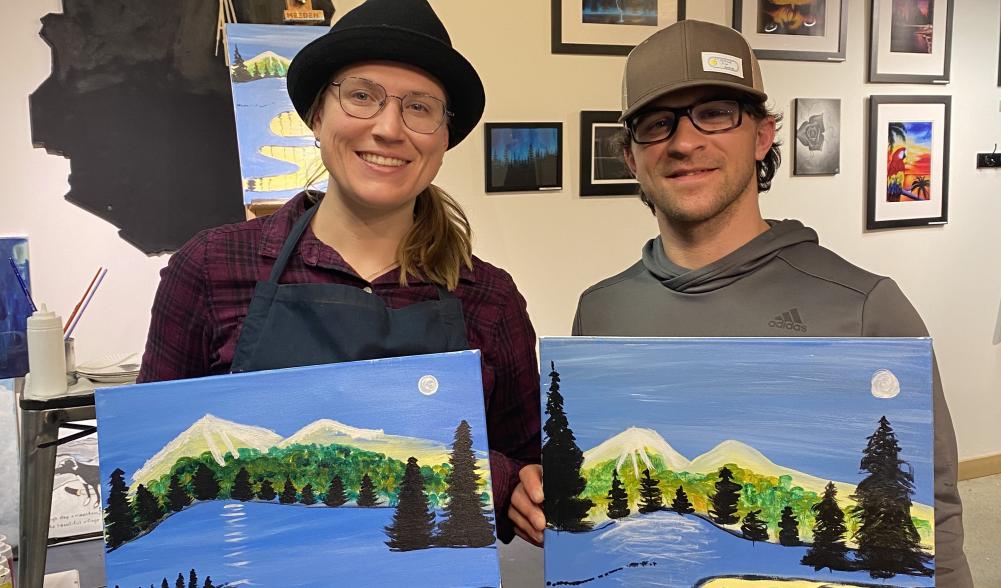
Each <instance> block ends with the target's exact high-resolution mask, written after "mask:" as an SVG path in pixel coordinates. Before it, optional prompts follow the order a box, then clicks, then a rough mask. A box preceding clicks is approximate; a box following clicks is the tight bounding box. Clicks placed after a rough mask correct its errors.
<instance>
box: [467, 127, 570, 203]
mask: <svg viewBox="0 0 1001 588" xmlns="http://www.w3.org/2000/svg"><path fill="white" fill-rule="evenodd" d="M484 130H485V133H484V135H485V143H486V191H487V192H532V191H537V190H559V189H561V188H562V187H563V123H558V122H525V123H485V124H484Z"/></svg>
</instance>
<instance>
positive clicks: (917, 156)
mask: <svg viewBox="0 0 1001 588" xmlns="http://www.w3.org/2000/svg"><path fill="white" fill-rule="evenodd" d="M888 141H889V143H888V145H889V147H888V148H887V150H886V201H887V202H916V201H921V200H931V198H932V193H931V185H932V182H931V180H932V178H931V168H932V161H931V150H932V122H931V121H891V122H890V125H889V137H888Z"/></svg>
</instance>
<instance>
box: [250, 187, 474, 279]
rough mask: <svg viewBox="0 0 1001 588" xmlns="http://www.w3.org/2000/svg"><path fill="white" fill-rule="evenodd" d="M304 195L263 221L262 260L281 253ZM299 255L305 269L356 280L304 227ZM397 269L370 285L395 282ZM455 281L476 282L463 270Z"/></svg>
mask: <svg viewBox="0 0 1001 588" xmlns="http://www.w3.org/2000/svg"><path fill="white" fill-rule="evenodd" d="M307 203H308V200H307V198H306V192H300V193H298V194H296V195H295V196H294V197H293V198H292V199H291V200H289V201H288V202H286V203H285V205H284V206H282V207H281V208H280V209H278V211H277V212H275V213H274V214H272V215H270V216H268V217H267V218H265V219H264V221H263V225H262V228H261V242H260V249H259V251H260V253H261V256H262V257H268V258H271V259H276V258H277V257H278V253H279V252H280V251H281V248H282V245H284V243H285V239H286V238H287V237H288V234H289V232H291V230H292V225H294V224H295V221H296V219H298V218H299V217H300V216H302V214H303V213H304V212H305V211H306V208H307V207H306V204H307ZM298 250H299V255H300V256H301V257H302V260H303V263H305V264H306V265H308V266H313V267H320V268H325V269H332V270H336V271H340V272H344V273H347V274H350V275H353V276H357V275H358V274H357V272H355V270H354V269H353V268H352V267H351V266H350V265H348V263H347V262H346V261H344V258H343V257H341V254H340V253H338V252H337V251H336V250H334V248H333V247H331V246H329V245H327V244H326V243H324V242H322V241H320V240H319V239H317V238H316V235H315V234H314V233H313V227H311V226H307V227H306V231H305V232H304V233H303V234H302V238H301V239H300V240H299V245H298ZM399 279H400V278H399V269H398V268H397V269H394V270H393V271H390V272H387V273H385V274H383V275H381V276H379V277H378V278H376V279H375V281H374V282H373V283H382V282H399ZM459 280H460V281H463V282H469V283H474V282H476V278H475V275H474V273H473V271H472V270H470V269H469V268H467V267H465V266H463V267H462V268H460V269H459ZM408 283H409V284H410V285H411V286H417V285H424V284H428V283H429V282H427V281H426V280H424V278H418V277H416V276H411V277H410V279H409V280H408Z"/></svg>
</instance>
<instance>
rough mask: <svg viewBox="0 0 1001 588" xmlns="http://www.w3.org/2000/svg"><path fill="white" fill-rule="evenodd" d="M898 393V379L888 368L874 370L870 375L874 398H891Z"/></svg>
mask: <svg viewBox="0 0 1001 588" xmlns="http://www.w3.org/2000/svg"><path fill="white" fill-rule="evenodd" d="M897 394H900V380H898V379H897V376H895V375H893V372H891V371H890V370H876V373H874V374H873V375H872V395H873V396H875V397H876V398H893V397H894V396H896V395H897Z"/></svg>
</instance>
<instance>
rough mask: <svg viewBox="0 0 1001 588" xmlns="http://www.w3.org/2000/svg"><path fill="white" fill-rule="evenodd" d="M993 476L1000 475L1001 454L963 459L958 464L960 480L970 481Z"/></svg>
mask: <svg viewBox="0 0 1001 588" xmlns="http://www.w3.org/2000/svg"><path fill="white" fill-rule="evenodd" d="M995 474H1001V453H996V454H994V455H985V456H983V457H975V458H973V459H964V460H961V461H960V462H959V479H960V480H972V479H973V478H983V477H984V476H993V475H995Z"/></svg>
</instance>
